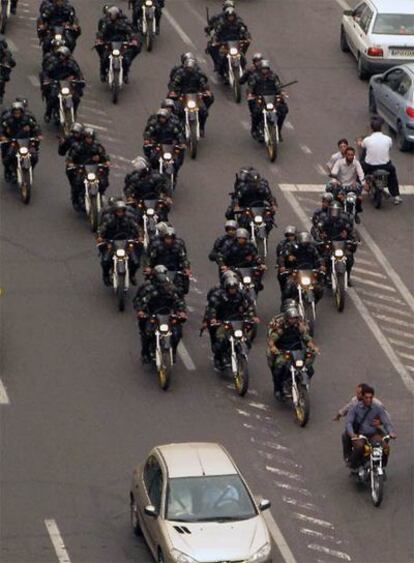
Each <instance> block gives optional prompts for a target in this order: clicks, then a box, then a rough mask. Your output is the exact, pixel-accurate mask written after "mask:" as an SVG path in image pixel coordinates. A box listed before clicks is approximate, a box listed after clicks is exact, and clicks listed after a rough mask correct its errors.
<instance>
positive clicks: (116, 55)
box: [112, 49, 121, 57]
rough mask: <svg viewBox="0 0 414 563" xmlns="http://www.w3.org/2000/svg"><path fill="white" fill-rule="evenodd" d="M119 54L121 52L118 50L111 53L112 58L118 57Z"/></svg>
mask: <svg viewBox="0 0 414 563" xmlns="http://www.w3.org/2000/svg"><path fill="white" fill-rule="evenodd" d="M120 54H121V51H120V50H119V49H114V50H113V51H112V55H113V56H114V57H119V55H120Z"/></svg>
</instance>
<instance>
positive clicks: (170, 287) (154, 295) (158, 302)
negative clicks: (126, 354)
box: [134, 265, 187, 364]
mask: <svg viewBox="0 0 414 563" xmlns="http://www.w3.org/2000/svg"><path fill="white" fill-rule="evenodd" d="M134 308H135V311H136V314H137V317H138V326H139V330H140V335H141V358H142V362H143V363H144V364H147V363H151V362H152V361H153V356H152V354H153V350H152V348H153V342H154V328H155V327H154V324H153V323H151V317H152V315H156V314H157V313H159V314H170V315H174V316H176V317H177V318H178V321H179V322H176V323H172V324H171V330H172V336H171V344H172V349H173V357H174V361H175V356H176V352H177V346H178V344H179V342H180V340H181V338H182V323H184V322H185V321H186V319H187V312H186V306H185V301H184V299H183V297H182V296H181V295H180V294H179V293H178V292H177V290H176V288H175V286H174V284H173V283H172V282H171V280H170V279H169V277H168V271H167V269H166V268H165V266H162V265H158V266H156V267H155V268H154V272H153V275H152V277H151V280H150V281H147V282H145V283H144V285H143V286H141V287H140V288H139V289H138V291H137V294H136V296H135V298H134ZM161 311H162V313H161ZM167 312H168V313H167Z"/></svg>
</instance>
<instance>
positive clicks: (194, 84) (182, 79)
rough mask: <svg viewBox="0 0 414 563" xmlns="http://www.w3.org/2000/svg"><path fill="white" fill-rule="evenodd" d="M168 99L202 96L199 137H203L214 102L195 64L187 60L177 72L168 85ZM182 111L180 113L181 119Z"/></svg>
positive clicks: (206, 83) (204, 79)
mask: <svg viewBox="0 0 414 563" xmlns="http://www.w3.org/2000/svg"><path fill="white" fill-rule="evenodd" d="M169 90H170V93H169V94H168V97H169V98H173V99H175V98H179V97H180V96H184V95H186V94H202V96H203V99H202V102H201V106H200V108H199V111H200V135H201V136H204V130H205V124H206V121H207V117H208V109H209V107H210V106H211V105H212V104H213V102H214V96H213V94H212V92H211V91H210V89H209V85H208V79H207V76H206V75H205V74H204V73H203V72H201V70H200V68H199V66H198V64H197V62H196V61H195V60H193V59H187V60H186V61H185V63H184V65H183V68H181V69H179V70H177V72H176V73H175V76H174V78H173V80H172V81H171V82H170V84H169ZM183 116H184V111H183V109H182V111H181V117H182V118H183Z"/></svg>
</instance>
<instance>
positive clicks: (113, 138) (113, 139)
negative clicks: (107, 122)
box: [99, 135, 124, 144]
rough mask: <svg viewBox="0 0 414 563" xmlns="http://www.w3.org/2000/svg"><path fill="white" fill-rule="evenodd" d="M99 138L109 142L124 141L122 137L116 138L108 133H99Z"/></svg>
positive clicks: (121, 142) (119, 142) (120, 142)
mask: <svg viewBox="0 0 414 563" xmlns="http://www.w3.org/2000/svg"><path fill="white" fill-rule="evenodd" d="M99 137H100V138H101V139H105V141H109V142H110V143H118V144H123V143H124V141H123V140H122V139H117V138H115V137H110V136H109V135H99Z"/></svg>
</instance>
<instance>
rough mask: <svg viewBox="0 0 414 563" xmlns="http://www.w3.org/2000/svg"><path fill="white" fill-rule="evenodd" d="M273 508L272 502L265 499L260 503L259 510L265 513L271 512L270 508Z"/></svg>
mask: <svg viewBox="0 0 414 563" xmlns="http://www.w3.org/2000/svg"><path fill="white" fill-rule="evenodd" d="M271 506H272V503H271V502H270V500H267V499H265V498H263V499H262V500H261V501H260V502H259V510H260V512H264V511H265V510H269V508H270V507H271Z"/></svg>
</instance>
